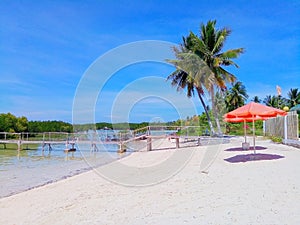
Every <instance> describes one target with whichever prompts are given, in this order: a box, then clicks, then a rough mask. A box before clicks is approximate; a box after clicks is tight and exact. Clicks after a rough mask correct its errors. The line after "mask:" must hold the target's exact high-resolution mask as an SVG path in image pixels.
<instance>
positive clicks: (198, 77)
mask: <svg viewBox="0 0 300 225" xmlns="http://www.w3.org/2000/svg"><path fill="white" fill-rule="evenodd" d="M174 51H175V55H176V58H177V59H175V60H167V62H169V63H171V64H173V65H174V66H175V67H176V70H175V71H174V72H173V73H172V74H170V75H169V76H168V78H167V79H168V80H172V82H171V84H172V86H176V87H177V91H180V90H182V89H185V88H186V89H187V96H188V97H191V96H194V95H195V91H196V93H197V95H198V97H199V99H200V102H201V104H202V106H203V108H204V111H205V114H206V117H207V120H208V124H209V126H210V130H211V133H212V134H214V133H215V132H214V128H213V125H212V123H211V119H210V116H209V113H208V107H207V106H206V104H205V102H204V100H203V97H202V96H203V95H204V88H205V89H210V87H211V86H212V85H213V83H214V76H213V73H212V72H211V71H210V69H209V68H208V66H207V65H206V63H205V62H204V61H203V60H202V59H201V58H200V57H199V56H198V55H196V54H194V53H184V52H183V51H184V49H182V50H181V51H179V50H178V49H177V48H174Z"/></svg>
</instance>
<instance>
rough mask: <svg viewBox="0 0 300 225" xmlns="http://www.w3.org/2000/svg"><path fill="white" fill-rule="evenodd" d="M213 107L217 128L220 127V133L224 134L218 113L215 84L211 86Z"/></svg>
mask: <svg viewBox="0 0 300 225" xmlns="http://www.w3.org/2000/svg"><path fill="white" fill-rule="evenodd" d="M210 91H211V93H210V94H211V108H212V112H213V115H214V118H215V121H216V124H217V128H218V134H219V135H221V134H222V130H221V126H220V121H219V117H218V113H217V111H216V106H215V91H214V86H212V87H211V90H210Z"/></svg>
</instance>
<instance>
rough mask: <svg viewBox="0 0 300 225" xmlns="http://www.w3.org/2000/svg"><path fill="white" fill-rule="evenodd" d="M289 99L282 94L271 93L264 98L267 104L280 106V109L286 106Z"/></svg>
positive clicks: (275, 106)
mask: <svg viewBox="0 0 300 225" xmlns="http://www.w3.org/2000/svg"><path fill="white" fill-rule="evenodd" d="M287 101H288V100H287V99H285V98H283V97H282V96H281V95H278V96H275V95H273V96H271V95H267V96H266V97H265V99H264V101H263V102H264V103H265V104H266V105H267V106H271V107H274V108H278V109H282V108H283V107H284V106H286V105H287Z"/></svg>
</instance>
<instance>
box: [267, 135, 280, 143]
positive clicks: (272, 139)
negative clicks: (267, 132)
mask: <svg viewBox="0 0 300 225" xmlns="http://www.w3.org/2000/svg"><path fill="white" fill-rule="evenodd" d="M270 139H271V141H273V142H275V143H282V138H281V137H276V136H271V137H270Z"/></svg>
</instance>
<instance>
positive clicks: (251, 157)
mask: <svg viewBox="0 0 300 225" xmlns="http://www.w3.org/2000/svg"><path fill="white" fill-rule="evenodd" d="M282 158H284V156H281V155H275V154H261V153H258V154H247V155H236V156H233V157H230V158H227V159H224V160H225V161H226V162H229V163H240V162H249V161H261V160H275V159H282Z"/></svg>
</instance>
